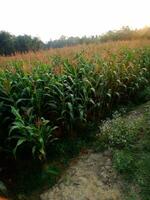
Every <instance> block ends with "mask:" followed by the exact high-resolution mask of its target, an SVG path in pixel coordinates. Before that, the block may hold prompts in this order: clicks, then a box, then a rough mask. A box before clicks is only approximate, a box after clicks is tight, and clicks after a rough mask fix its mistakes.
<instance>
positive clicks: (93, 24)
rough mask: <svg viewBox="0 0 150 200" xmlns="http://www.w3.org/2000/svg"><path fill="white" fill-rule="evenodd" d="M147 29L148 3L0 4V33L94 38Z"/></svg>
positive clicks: (55, 0)
mask: <svg viewBox="0 0 150 200" xmlns="http://www.w3.org/2000/svg"><path fill="white" fill-rule="evenodd" d="M124 25H125V26H126V25H129V26H130V27H131V28H140V27H143V26H145V25H150V0H0V30H5V31H8V32H10V33H12V34H15V35H19V34H29V35H32V36H38V37H40V39H42V40H43V41H47V40H49V39H50V38H52V39H56V38H59V37H60V36H61V35H65V36H83V35H87V36H90V35H96V34H101V33H104V32H106V31H108V30H114V29H118V28H120V27H122V26H124Z"/></svg>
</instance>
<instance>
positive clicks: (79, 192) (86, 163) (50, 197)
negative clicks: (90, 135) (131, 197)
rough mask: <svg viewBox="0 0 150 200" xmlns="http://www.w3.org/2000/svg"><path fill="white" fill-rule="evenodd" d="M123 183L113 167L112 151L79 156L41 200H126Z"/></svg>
mask: <svg viewBox="0 0 150 200" xmlns="http://www.w3.org/2000/svg"><path fill="white" fill-rule="evenodd" d="M121 193H122V192H121V181H120V178H119V177H118V175H117V174H116V172H115V171H114V169H113V167H112V154H111V152H110V151H105V152H103V153H94V152H91V151H89V152H88V153H87V154H84V155H81V156H79V158H78V159H77V162H76V163H72V164H71V165H70V167H69V168H68V170H67V171H66V172H65V174H64V175H63V177H62V178H61V179H60V180H59V182H58V183H57V184H56V185H55V186H54V187H53V188H51V189H49V190H48V191H46V192H45V193H43V194H42V195H41V200H122V199H123V197H122V195H121Z"/></svg>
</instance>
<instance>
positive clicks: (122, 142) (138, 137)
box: [99, 104, 150, 200]
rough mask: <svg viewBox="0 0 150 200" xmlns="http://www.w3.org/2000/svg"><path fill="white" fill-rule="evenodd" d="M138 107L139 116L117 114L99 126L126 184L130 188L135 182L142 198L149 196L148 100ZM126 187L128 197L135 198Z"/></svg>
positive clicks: (132, 192) (149, 130) (149, 118)
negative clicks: (144, 104)
mask: <svg viewBox="0 0 150 200" xmlns="http://www.w3.org/2000/svg"><path fill="white" fill-rule="evenodd" d="M140 111H141V114H140V115H139V116H136V115H134V114H135V113H134V114H133V113H131V114H130V115H131V116H129V117H125V118H124V117H121V116H117V117H115V118H114V119H113V120H111V121H107V122H106V123H105V124H104V125H103V126H102V128H101V136H102V138H104V136H105V143H106V144H107V147H111V148H112V149H113V152H114V156H113V164H114V167H115V169H116V170H117V171H118V173H120V174H121V175H122V177H123V178H124V180H125V185H129V186H130V188H132V186H133V185H135V186H136V187H137V188H138V191H137V194H138V195H140V197H141V199H142V200H149V198H150V126H149V125H150V104H147V105H146V106H145V107H144V106H143V110H142V108H140ZM137 113H138V112H137ZM132 115H133V116H132ZM99 137H100V135H99ZM118 144H119V145H118ZM125 187H126V189H125V193H126V196H127V199H128V200H129V199H132V200H133V199H137V197H136V195H135V192H134V191H132V190H128V189H127V186H125ZM127 193H128V194H127Z"/></svg>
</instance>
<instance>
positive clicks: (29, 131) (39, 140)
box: [9, 107, 56, 159]
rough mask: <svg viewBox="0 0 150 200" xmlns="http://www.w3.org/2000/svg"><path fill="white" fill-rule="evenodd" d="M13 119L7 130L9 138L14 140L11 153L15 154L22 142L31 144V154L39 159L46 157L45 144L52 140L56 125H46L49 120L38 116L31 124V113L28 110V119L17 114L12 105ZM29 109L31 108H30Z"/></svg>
mask: <svg viewBox="0 0 150 200" xmlns="http://www.w3.org/2000/svg"><path fill="white" fill-rule="evenodd" d="M11 111H12V113H13V115H14V116H15V121H14V122H13V123H12V126H11V128H10V131H9V140H15V143H16V145H15V148H14V149H13V154H14V155H15V156H16V151H17V149H18V148H19V147H20V146H22V145H23V144H24V143H26V144H31V148H32V154H33V156H34V157H36V156H37V157H38V158H39V159H43V158H46V146H47V145H48V144H49V143H50V142H51V141H52V140H53V139H52V131H53V130H54V129H55V128H56V127H53V128H52V127H51V126H49V125H48V123H49V121H48V120H45V119H44V118H41V119H40V118H39V119H37V121H35V124H33V120H34V119H33V116H32V113H29V112H28V115H29V116H28V117H29V119H28V121H27V122H26V121H25V119H24V118H23V117H22V116H21V115H20V114H19V111H18V110H16V109H15V108H14V107H12V108H11ZM30 111H31V110H30Z"/></svg>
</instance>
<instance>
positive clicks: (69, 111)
mask: <svg viewBox="0 0 150 200" xmlns="http://www.w3.org/2000/svg"><path fill="white" fill-rule="evenodd" d="M149 56H150V49H149V48H141V49H127V48H126V49H121V50H120V52H118V56H117V55H114V54H110V57H109V58H106V59H100V58H98V57H94V58H92V59H91V60H90V59H87V58H85V57H84V56H83V54H82V53H78V54H76V55H75V57H74V60H75V64H72V62H71V61H70V60H69V59H64V58H62V57H59V56H55V57H53V58H52V63H51V66H49V65H47V64H44V63H38V64H37V66H35V67H33V68H32V69H31V71H30V72H26V71H25V70H24V69H23V61H17V62H16V61H15V62H12V63H11V66H10V68H9V70H8V69H5V70H3V71H1V72H0V128H1V129H0V138H1V140H0V146H1V149H2V150H3V151H7V152H12V149H14V150H13V153H14V154H16V150H17V151H18V149H20V151H19V152H23V149H24V151H25V149H26V145H29V146H30V147H28V148H29V149H30V148H31V151H32V153H33V156H36V157H39V158H44V157H45V156H46V151H47V146H50V145H48V144H49V142H50V141H51V142H50V143H53V141H54V140H55V139H57V138H61V137H65V138H66V137H67V138H70V139H73V138H75V137H77V136H80V135H81V132H82V133H83V132H84V138H85V137H88V135H87V134H88V133H86V132H85V131H83V130H84V128H85V127H86V126H87V124H89V123H93V122H96V121H99V120H101V119H104V118H105V117H106V116H108V115H110V114H112V111H113V110H114V109H115V108H116V107H117V105H119V104H124V103H127V102H129V101H133V100H135V99H137V97H138V94H139V93H141V91H142V90H143V89H145V88H147V87H148V86H149V81H150V79H149V77H150V71H149V70H150V68H149V66H150V60H149V59H148V57H149ZM59 67H60V68H62V72H60V73H56V71H55V70H56V69H57V68H59ZM109 123H110V122H109V121H108V126H106V125H105V126H104V127H103V129H104V130H102V132H104V134H103V135H104V138H106V139H107V140H108V141H109V145H111V146H126V144H128V143H131V141H132V140H133V138H134V137H135V136H136V133H135V132H136V129H137V128H136V126H137V125H136V124H134V125H132V123H131V124H130V125H129V127H126V126H125V125H124V121H122V120H121V118H119V117H118V119H116V122H115V120H114V121H113V123H110V125H111V126H112V130H111V131H112V134H111V135H109V134H107V132H108V131H110V130H109V126H110V125H109ZM53 127H58V128H57V129H56V130H53ZM113 127H114V129H113ZM129 128H130V133H129V134H128V133H127V131H126V130H127V129H129ZM115 129H117V131H115ZM52 131H53V134H52ZM86 135H87V136H86ZM8 138H9V140H8ZM51 139H52V140H51Z"/></svg>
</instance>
